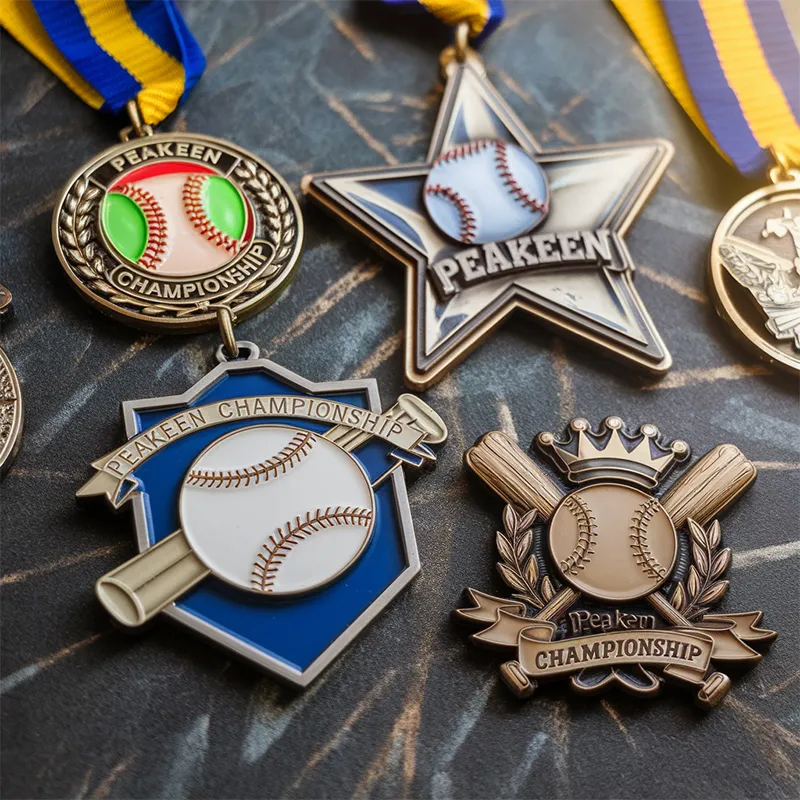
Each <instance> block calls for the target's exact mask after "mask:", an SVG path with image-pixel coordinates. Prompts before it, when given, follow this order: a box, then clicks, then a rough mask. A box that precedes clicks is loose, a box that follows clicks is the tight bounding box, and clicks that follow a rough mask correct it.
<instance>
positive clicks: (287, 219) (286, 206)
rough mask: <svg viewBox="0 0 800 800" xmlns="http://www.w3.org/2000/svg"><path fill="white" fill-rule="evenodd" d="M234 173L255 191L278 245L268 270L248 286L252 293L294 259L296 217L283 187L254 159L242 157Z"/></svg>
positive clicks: (244, 185) (272, 237)
mask: <svg viewBox="0 0 800 800" xmlns="http://www.w3.org/2000/svg"><path fill="white" fill-rule="evenodd" d="M234 174H235V175H236V177H237V178H239V179H240V180H241V181H242V186H243V188H244V189H245V191H247V192H249V193H252V195H253V197H254V198H255V199H256V201H257V203H258V205H259V206H260V207H261V210H262V211H263V212H264V222H265V223H266V227H267V235H268V236H269V240H270V242H272V245H273V247H274V248H275V255H274V257H273V261H272V264H271V265H270V268H269V270H268V271H267V273H266V274H264V275H262V276H261V278H260V279H259V280H258V281H257V282H256V283H255V284H253V285H251V286H249V287H248V292H249V293H250V294H252V293H254V292H256V291H259V290H260V289H262V288H263V287H264V286H266V284H267V282H268V281H269V279H270V278H271V277H272V276H273V275H276V274H277V273H278V272H279V271H280V270H281V269H282V268H283V266H284V265H285V264H286V262H287V261H289V260H290V259H291V256H292V253H293V251H294V244H295V240H296V239H297V217H296V215H295V213H294V209H293V208H292V203H291V200H290V199H289V195H288V193H287V192H286V190H285V189H284V188H283V186H282V185H281V184H280V183H279V182H278V181H277V180H276V179H275V177H274V176H273V175H271V174H270V173H269V172H268V171H267V170H265V169H263V168H262V167H259V166H258V164H256V163H255V162H254V161H248V160H246V159H242V161H241V162H240V164H239V166H238V167H237V168H236V169H235V170H234ZM254 287H256V288H254Z"/></svg>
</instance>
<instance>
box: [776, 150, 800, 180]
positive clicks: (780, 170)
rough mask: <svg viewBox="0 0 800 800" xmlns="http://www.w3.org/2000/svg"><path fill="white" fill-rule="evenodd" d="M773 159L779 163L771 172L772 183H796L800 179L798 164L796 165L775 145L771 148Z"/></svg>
mask: <svg viewBox="0 0 800 800" xmlns="http://www.w3.org/2000/svg"><path fill="white" fill-rule="evenodd" d="M769 151H770V153H771V154H772V157H773V158H774V159H775V161H776V162H777V163H776V165H775V166H774V167H772V169H770V171H769V179H770V181H772V183H783V182H784V181H796V180H797V179H798V170H797V167H798V166H800V165H798V164H794V163H793V162H792V160H791V159H790V158H789V157H788V156H787V155H786V153H782V152H781V151H780V150H778V149H777V148H776V147H775V145H771V146H770V148H769Z"/></svg>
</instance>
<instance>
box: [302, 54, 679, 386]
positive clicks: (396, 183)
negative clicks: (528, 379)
mask: <svg viewBox="0 0 800 800" xmlns="http://www.w3.org/2000/svg"><path fill="white" fill-rule="evenodd" d="M445 53H447V51H445ZM446 72H447V87H446V89H445V93H444V98H443V100H442V105H441V107H440V111H439V117H438V119H437V122H436V127H435V129H434V133H433V138H432V140H431V144H430V149H429V151H428V158H427V161H426V162H424V163H422V164H412V165H406V166H399V167H385V168H374V169H362V170H351V171H343V172H332V173H325V174H319V175H309V176H306V178H305V179H304V182H303V189H304V191H305V192H307V193H308V194H310V195H311V196H312V197H313V198H314V199H315V200H317V201H319V202H321V203H322V204H324V205H325V206H327V207H328V208H329V209H330V210H332V211H333V212H335V213H336V214H337V215H338V216H339V217H341V218H342V219H343V220H344V221H345V222H347V223H348V224H350V225H352V226H353V227H355V228H356V229H357V230H358V231H359V232H360V233H362V234H364V235H365V236H367V238H368V239H369V240H371V241H372V242H374V243H375V244H377V245H378V246H380V247H381V248H382V249H383V250H385V251H387V252H388V253H389V254H391V255H392V256H394V257H395V258H396V259H398V260H399V261H400V262H401V263H403V264H405V265H406V266H407V268H408V273H407V275H408V278H407V303H408V313H407V335H406V356H405V362H406V379H407V382H408V383H409V385H411V386H412V387H414V388H418V389H422V388H426V387H427V386H430V385H431V384H432V383H434V382H436V381H438V380H440V379H441V378H442V377H443V375H444V374H445V372H446V371H447V370H449V369H450V368H451V367H452V366H454V365H455V364H456V363H458V362H459V361H461V360H462V359H463V358H464V357H466V355H467V354H468V353H469V352H470V351H471V350H472V349H474V348H475V347H476V346H477V345H478V344H479V343H480V341H481V340H482V339H483V338H484V337H485V336H487V335H488V334H489V333H490V332H491V331H492V330H493V329H494V328H495V327H496V325H497V324H498V323H499V322H500V321H502V320H503V319H505V318H506V317H507V316H508V315H509V314H510V313H511V312H512V311H513V310H514V309H516V308H521V309H524V310H526V311H528V312H529V313H531V314H533V315H534V316H535V317H537V318H538V319H540V320H541V321H542V322H543V323H545V324H548V325H550V326H551V327H554V328H556V329H557V330H559V331H561V332H564V333H568V334H570V335H572V336H575V337H576V338H578V339H581V340H584V341H588V342H590V343H591V344H593V345H596V346H598V347H600V348H601V349H602V350H603V351H605V352H606V353H608V354H610V355H612V356H615V357H617V358H619V359H621V360H622V361H625V362H628V363H632V364H635V365H637V366H639V367H643V368H645V369H646V370H648V371H650V372H653V373H663V372H665V371H666V370H667V369H669V367H670V365H671V357H670V355H669V353H668V352H667V349H666V347H665V345H664V343H663V342H662V340H661V337H660V336H659V334H658V332H657V331H656V329H655V326H654V324H653V322H652V320H651V319H650V316H649V315H648V313H647V311H646V309H645V308H644V306H643V304H642V301H641V299H640V298H639V295H638V294H637V292H636V290H635V288H634V286H633V261H632V259H631V256H630V254H629V253H628V249H627V247H626V245H625V242H624V240H623V235H624V233H625V231H626V230H627V228H628V227H629V225H630V224H631V222H632V221H633V219H634V217H635V216H636V214H637V212H638V211H639V209H640V207H641V206H642V205H643V203H644V202H645V200H646V199H647V196H648V195H649V194H650V192H651V191H652V190H653V188H654V187H655V185H656V183H657V181H658V179H659V177H660V176H661V174H662V173H663V171H664V170H665V169H666V165H667V163H668V161H669V160H670V158H671V155H672V145H671V144H670V143H669V142H666V141H663V140H654V141H642V142H630V143H623V144H610V145H598V146H592V147H576V148H569V149H563V150H554V151H542V150H540V147H539V145H538V144H537V143H536V141H535V140H534V139H533V137H532V136H531V134H530V133H529V132H528V131H527V130H526V128H525V127H524V125H523V124H522V122H521V121H520V120H519V119H518V118H517V116H516V115H515V114H514V112H513V111H512V110H511V108H510V107H509V106H508V105H507V104H506V103H505V101H504V100H503V99H502V97H501V96H500V95H499V93H498V92H497V90H496V89H495V88H494V87H493V86H492V84H491V83H490V82H489V81H488V79H487V77H486V71H485V68H484V66H483V64H482V62H481V60H480V59H479V58H478V57H477V55H476V54H474V53H472V52H469V53H468V56H467V58H466V60H465V62H464V63H458V62H457V61H455V60H450V62H449V63H448V64H447V65H446Z"/></svg>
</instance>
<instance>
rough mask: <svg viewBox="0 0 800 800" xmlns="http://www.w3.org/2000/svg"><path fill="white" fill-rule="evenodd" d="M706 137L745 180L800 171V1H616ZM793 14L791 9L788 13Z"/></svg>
mask: <svg viewBox="0 0 800 800" xmlns="http://www.w3.org/2000/svg"><path fill="white" fill-rule="evenodd" d="M613 2H614V3H615V5H616V6H617V8H618V9H619V11H620V13H621V14H622V15H623V17H624V18H625V20H626V21H627V22H628V24H629V25H630V27H631V29H632V30H633V32H634V34H635V36H636V37H637V39H638V40H639V42H640V44H641V45H642V47H643V48H644V51H645V53H646V54H647V56H648V57H649V58H650V60H651V61H652V62H653V64H654V65H655V67H656V69H658V71H659V73H660V74H661V76H662V78H663V79H664V82H665V83H666V84H667V86H668V87H669V89H670V90H671V91H672V93H673V94H674V95H675V97H676V98H677V100H678V101H679V102H680V104H681V105H682V106H683V108H684V109H685V110H686V112H687V113H688V114H689V116H690V117H691V118H692V120H693V121H694V122H695V123H696V124H697V126H698V127H699V128H700V130H701V131H702V132H703V134H704V135H705V136H706V137H707V138H708V139H709V140H710V141H711V142H712V143H713V144H714V146H715V147H716V148H717V149H718V150H719V151H720V152H721V153H722V154H723V155H724V156H726V157H727V158H728V159H729V160H730V161H731V162H732V163H733V164H734V165H735V166H736V167H737V168H738V169H739V170H740V171H741V172H742V173H744V174H746V175H758V174H762V173H763V172H764V171H765V170H766V169H767V168H768V167H769V166H770V164H771V163H772V162H773V159H774V153H773V151H777V152H778V153H780V154H782V155H783V156H784V157H785V158H787V159H788V160H789V161H790V162H792V163H794V164H798V165H800V28H798V27H795V28H794V30H793V27H792V26H793V25H794V26H798V25H800V11H798V9H800V2H798V0H613ZM790 9H793V11H790Z"/></svg>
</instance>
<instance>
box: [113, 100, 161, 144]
mask: <svg viewBox="0 0 800 800" xmlns="http://www.w3.org/2000/svg"><path fill="white" fill-rule="evenodd" d="M125 111H127V112H128V117H130V120H131V124H130V125H129V126H128V127H127V128H123V129H122V130H121V131H120V132H119V138H120V139H122V141H123V142H127V141H129V140H130V138H131V136H136V137H137V138H139V139H140V138H142V137H143V136H152V135H153V126H152V125H148V124H147V123H146V122H145V121H144V119H143V117H142V109H141V108H139V101H138V100H137V99H136V98H135V97H134V98H133V99H132V100H128V102H127V103H126V104H125Z"/></svg>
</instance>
